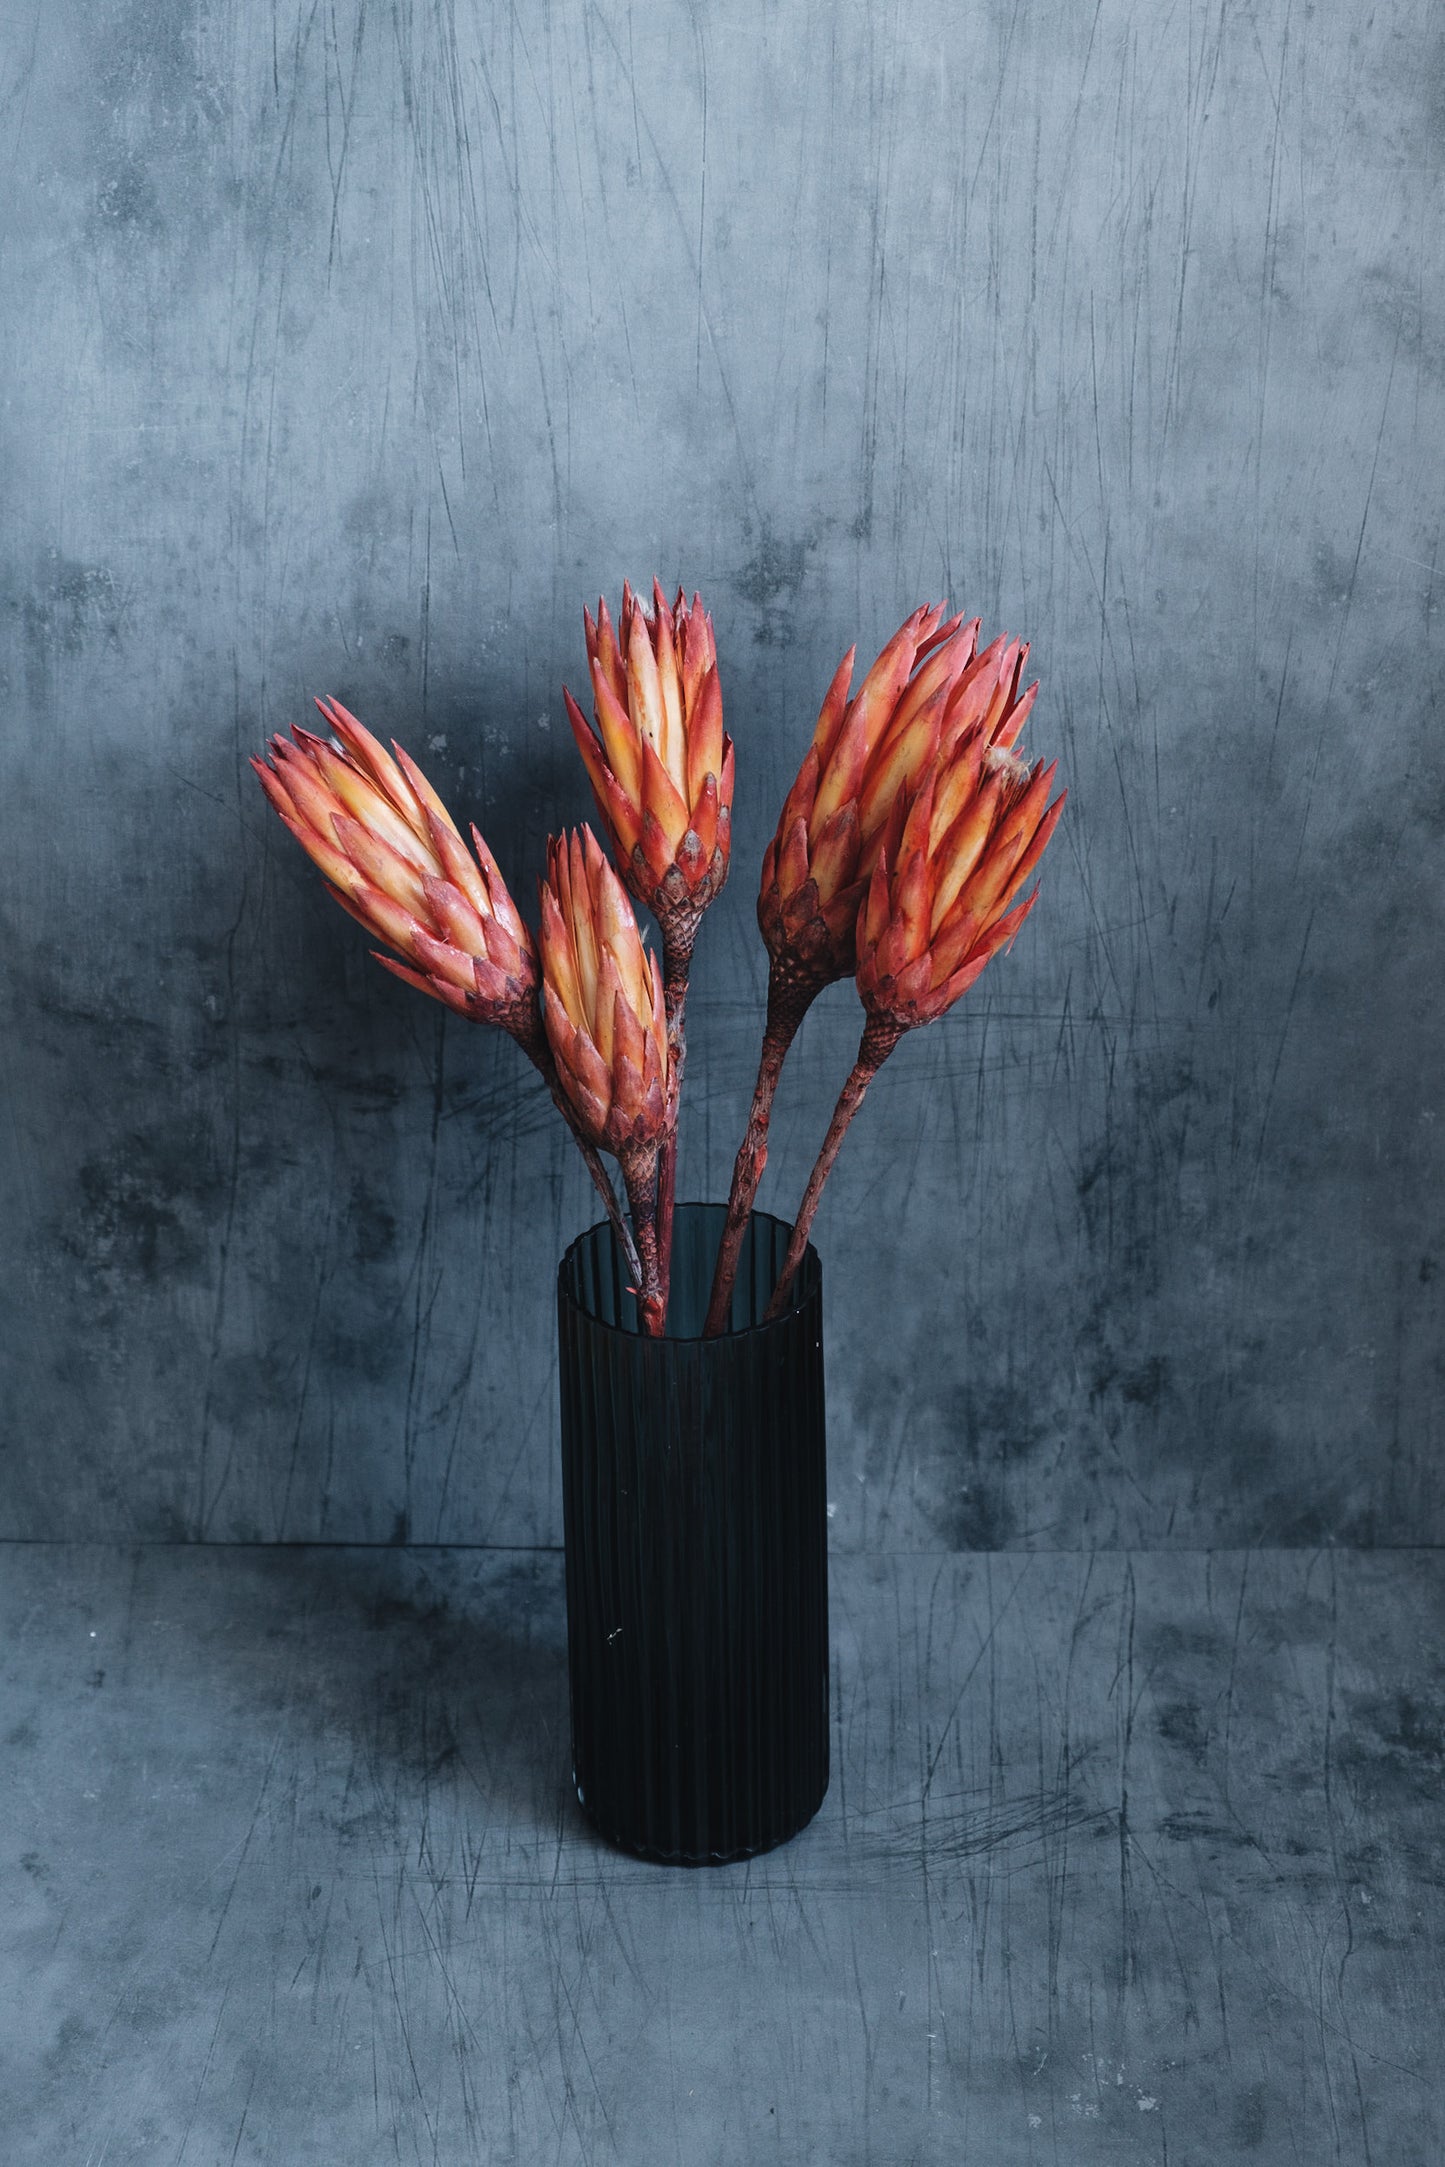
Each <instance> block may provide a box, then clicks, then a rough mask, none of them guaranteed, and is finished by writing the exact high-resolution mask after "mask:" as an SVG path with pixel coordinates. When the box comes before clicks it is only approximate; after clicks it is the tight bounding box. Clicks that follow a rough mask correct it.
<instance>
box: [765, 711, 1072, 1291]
mask: <svg viewBox="0 0 1445 2167" xmlns="http://www.w3.org/2000/svg"><path fill="white" fill-rule="evenodd" d="M1056 772H1057V762H1055V763H1052V764H1051V765H1050V766H1048V767H1045V766H1044V764H1043V762H1042V761H1039V762H1038V763H1037V765H1036V766H1035V767H1034V768H1032V769H1030V768H1029V767H1027V766H1026V765H1025V763H1024V762H1023V761H1022V760H1021V759H1020V758H1018V756H1017V755H1016V754H1015V753H1014V752H1012V751H1011V750H1009V749H1008V748H1006V747H1001V746H999V745H998V744H997V743H994V744H992V745H990V744H988V743H986V742H985V740H984V737H983V735H982V733H981V732H979V731H977V730H975V731H972V732H970V733H968V734H966V735H965V737H964V738H963V740H962V741H961V742H960V743H959V744H958V745H957V746H956V747H955V749H954V751H953V753H952V756H951V757H949V758H947V759H943V760H940V761H939V762H938V764H937V765H936V766H935V767H934V768H933V769H932V770H931V771H930V772H929V773H928V774H927V775H925V776H924V778H923V779H922V781H921V782H920V783H919V785H918V787H917V790H916V791H915V793H914V795H913V797H912V800H911V802H910V803H909V804H908V805H907V808H906V811H905V812H904V814H903V816H902V817H901V818H900V817H898V816H897V815H895V817H894V819H893V821H891V822H890V828H893V829H896V831H897V844H896V849H895V850H893V851H890V849H889V848H888V847H887V845H885V846H884V847H883V848H882V849H881V850H880V852H879V854H878V857H877V861H876V863H875V865H874V868H873V873H872V876H871V878H870V880H869V883H868V895H867V900H866V902H865V903H864V906H863V910H862V912H861V914H860V917H859V921H858V929H857V946H858V973H857V983H858V992H859V995H860V997H861V999H862V1002H863V1006H864V1008H865V1009H866V1010H867V1022H866V1024H865V1025H864V1030H863V1038H862V1042H861V1044H860V1046H859V1048H858V1058H857V1060H856V1061H855V1063H854V1065H853V1071H852V1074H851V1075H850V1076H849V1078H848V1081H847V1083H846V1084H845V1085H844V1086H843V1090H842V1092H841V1094H840V1096H839V1099H838V1104H837V1106H836V1108H835V1109H834V1113H833V1119H832V1121H831V1123H830V1124H829V1128H828V1134H827V1137H826V1138H825V1140H824V1143H823V1149H822V1150H821V1152H820V1153H819V1154H818V1162H817V1164H816V1166H815V1167H814V1168H813V1172H812V1176H811V1178H810V1180H809V1182H808V1187H807V1190H806V1191H805V1193H804V1196H803V1202H802V1206H801V1208H800V1210H799V1213H798V1218H797V1222H796V1224H795V1226H794V1228H793V1233H792V1236H791V1238H790V1241H789V1244H788V1254H787V1259H786V1261H785V1263H784V1265H783V1270H782V1274H781V1276H780V1278H779V1280H778V1286H777V1290H776V1292H775V1293H774V1296H773V1300H772V1302H771V1304H770V1305H769V1309H768V1312H767V1313H768V1315H769V1316H774V1315H776V1314H777V1312H778V1310H779V1309H780V1308H781V1307H782V1304H783V1301H784V1300H785V1299H786V1295H787V1290H788V1288H789V1286H790V1285H791V1283H792V1278H793V1274H794V1272H795V1271H796V1270H797V1268H798V1265H799V1263H800V1262H801V1261H802V1256H803V1252H804V1250H805V1249H806V1248H807V1245H808V1235H809V1232H810V1231H811V1228H812V1224H813V1216H814V1213H815V1212H816V1211H817V1208H818V1200H819V1198H820V1197H821V1196H822V1193H823V1185H824V1183H825V1182H826V1181H827V1179H828V1176H829V1174H830V1173H831V1171H832V1168H833V1162H834V1160H835V1159H836V1158H837V1156H838V1150H839V1146H840V1145H841V1144H842V1141H843V1138H844V1136H845V1134H846V1133H847V1129H848V1125H849V1123H850V1122H851V1121H852V1119H853V1116H854V1115H855V1114H856V1113H857V1111H858V1108H859V1107H860V1106H861V1105H862V1103H863V1097H864V1094H865V1092H866V1091H867V1089H868V1086H869V1084H870V1083H871V1082H872V1080H873V1078H874V1077H875V1076H876V1075H877V1073H878V1071H879V1069H880V1068H881V1067H882V1066H883V1063H884V1062H885V1061H886V1060H887V1058H888V1056H889V1054H890V1053H892V1051H893V1049H894V1047H895V1046H896V1045H897V1044H898V1041H899V1040H900V1039H901V1038H902V1037H903V1035H904V1033H905V1032H906V1031H911V1030H914V1029H916V1028H917V1026H918V1025H919V1024H922V1023H933V1022H935V1021H936V1020H937V1018H938V1017H940V1016H943V1015H946V1014H947V1012H948V1010H949V1009H950V1008H952V1006H953V1004H954V1002H955V1001H957V1000H958V999H959V998H960V997H961V995H963V994H964V993H966V992H967V991H968V989H969V987H970V986H971V985H972V984H973V983H974V981H975V980H976V979H977V978H978V976H979V975H980V973H981V972H982V971H983V970H984V968H985V966H986V965H987V964H988V963H989V961H990V960H991V958H992V957H994V956H996V955H997V954H998V953H999V951H1000V949H1003V948H1006V947H1007V946H1008V945H1009V943H1010V942H1011V941H1012V940H1013V937H1014V935H1015V934H1016V933H1017V932H1018V930H1019V927H1020V926H1021V925H1022V924H1023V922H1024V920H1025V918H1027V916H1028V914H1029V912H1030V911H1031V910H1032V909H1033V907H1034V904H1035V902H1036V901H1037V899H1038V889H1037V888H1033V889H1031V890H1030V892H1029V893H1028V894H1027V895H1024V894H1023V893H1022V891H1023V890H1024V888H1025V887H1026V886H1027V884H1028V882H1029V880H1030V879H1031V877H1032V875H1033V873H1034V871H1035V869H1036V868H1037V866H1038V863H1039V860H1040V858H1042V856H1043V854H1044V850H1045V848H1046V847H1047V845H1048V841H1049V838H1050V836H1051V835H1052V834H1053V832H1054V829H1055V828H1056V827H1057V826H1058V823H1059V816H1060V814H1061V813H1062V811H1063V809H1064V797H1065V796H1066V795H1067V793H1065V792H1061V793H1060V795H1059V796H1058V797H1057V798H1055V799H1054V801H1053V803H1052V804H1050V803H1049V790H1050V788H1051V787H1052V784H1053V780H1054V776H1055V774H1056ZM1020 898H1021V899H1020Z"/></svg>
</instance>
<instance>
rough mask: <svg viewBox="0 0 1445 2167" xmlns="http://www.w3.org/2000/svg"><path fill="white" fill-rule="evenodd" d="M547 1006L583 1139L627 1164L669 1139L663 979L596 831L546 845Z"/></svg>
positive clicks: (549, 1029)
mask: <svg viewBox="0 0 1445 2167" xmlns="http://www.w3.org/2000/svg"><path fill="white" fill-rule="evenodd" d="M541 896H542V933H541V952H542V987H543V990H542V1008H543V1016H544V1020H545V1023H546V1029H547V1037H548V1039H549V1040H550V1042H551V1046H552V1052H553V1054H554V1056H555V1057H556V1062H557V1071H558V1075H559V1076H560V1078H561V1081H562V1088H563V1090H564V1091H565V1092H566V1094H567V1096H568V1098H569V1099H570V1100H571V1102H572V1105H573V1107H574V1108H575V1110H576V1112H577V1115H578V1118H579V1121H580V1123H581V1126H582V1129H583V1131H584V1133H585V1134H586V1135H587V1136H588V1137H589V1138H590V1139H591V1141H592V1142H593V1143H595V1144H600V1145H601V1146H602V1147H603V1148H604V1149H605V1150H608V1151H612V1152H615V1153H616V1154H617V1156H618V1157H619V1158H620V1159H622V1160H623V1162H624V1166H625V1164H626V1160H627V1157H628V1154H629V1153H630V1152H635V1151H637V1150H651V1151H653V1152H654V1153H655V1151H656V1148H657V1145H658V1144H659V1142H660V1141H661V1138H662V1133H663V1115H664V1106H665V1101H666V1091H667V1028H666V1023H665V1019H664V1015H663V1002H662V973H661V970H660V969H659V967H658V961H657V958H656V956H654V955H649V954H648V952H647V950H646V949H645V948H644V947H643V945H642V936H641V934H640V933H639V931H638V928H637V920H636V918H635V917H634V916H633V913H632V905H631V904H630V903H629V902H628V900H627V897H626V895H625V894H624V892H623V888H622V884H621V882H620V881H619V880H618V878H617V875H616V874H615V873H614V872H613V870H612V868H611V866H610V865H609V864H608V862H607V860H606V858H605V857H604V856H603V855H602V851H601V849H600V848H599V846H598V843H597V839H596V837H595V836H594V835H593V833H592V831H591V829H590V828H586V827H584V828H583V829H582V831H581V833H580V834H573V835H571V836H563V837H553V838H552V840H551V841H550V842H549V843H548V845H547V877H546V879H545V880H544V881H543V882H542V883H541Z"/></svg>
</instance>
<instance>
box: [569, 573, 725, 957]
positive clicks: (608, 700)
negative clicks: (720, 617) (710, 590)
mask: <svg viewBox="0 0 1445 2167" xmlns="http://www.w3.org/2000/svg"><path fill="white" fill-rule="evenodd" d="M652 598H653V606H652V609H651V611H647V610H645V609H644V608H643V607H642V605H641V603H640V602H639V601H638V599H637V597H636V596H635V595H634V594H633V592H632V589H631V587H630V586H626V585H624V587H623V590H622V611H621V615H620V618H619V620H618V630H617V632H616V633H614V631H613V628H612V619H611V616H610V614H609V613H608V608H607V604H606V602H605V601H599V602H598V604H597V616H596V619H595V621H594V619H593V616H592V612H591V611H590V610H584V611H583V613H582V614H583V620H584V623H585V626H586V633H587V660H588V664H589V667H590V670H591V676H592V699H593V712H594V714H595V716H596V727H595V728H594V727H593V726H592V725H591V724H589V723H588V722H587V721H586V720H585V718H584V716H583V714H582V710H581V708H580V707H579V706H578V705H577V702H576V701H575V700H574V699H573V697H572V695H571V693H570V692H569V691H568V690H567V689H566V687H565V686H564V687H563V690H562V697H563V699H564V700H565V702H566V704H567V718H568V720H569V721H570V723H571V725H572V734H573V736H574V737H575V738H576V740H577V749H578V751H579V752H580V753H581V755H582V758H583V761H584V763H585V765H586V768H587V774H588V777H589V779H590V781H591V784H592V793H593V796H594V797H595V798H596V800H597V811H598V815H599V817H600V819H601V821H602V825H603V827H604V828H605V829H606V831H607V835H608V838H609V840H610V842H611V844H612V847H613V850H614V851H615V852H616V854H617V863H618V866H619V867H620V868H621V872H622V878H623V880H624V881H625V882H626V884H627V886H628V888H629V889H630V890H631V892H632V894H633V895H634V896H636V898H637V900H638V902H639V903H641V904H643V905H645V907H646V908H647V909H648V910H650V911H651V912H652V915H653V916H654V918H656V920H657V922H658V925H659V926H660V927H661V928H662V930H663V933H664V935H666V934H667V931H668V926H669V921H671V920H674V919H676V920H678V921H680V922H681V923H680V925H679V928H678V930H679V931H680V930H681V929H682V926H683V925H685V924H686V922H687V921H688V920H691V925H692V931H693V933H694V934H695V933H696V927H697V919H698V917H699V916H700V915H701V913H702V912H703V910H705V909H706V907H707V905H708V904H709V903H710V902H711V901H712V899H713V897H714V896H715V895H716V894H717V893H718V891H719V889H720V888H721V887H722V885H723V882H724V881H725V880H726V879H727V873H728V856H729V852H730V848H731V840H732V803H733V745H732V739H731V738H730V737H729V736H728V735H727V732H726V731H725V730H724V729H723V709H722V690H721V687H720V685H719V682H718V673H717V646H716V643H715V641H714V639H713V631H712V620H711V618H710V617H709V616H708V615H707V612H706V611H705V610H704V608H703V606H702V598H701V596H699V595H696V594H695V595H694V596H693V598H692V607H691V608H690V609H689V607H688V604H687V597H686V595H685V594H684V592H683V590H682V588H680V587H679V589H678V591H677V599H676V601H675V602H674V603H673V605H672V606H671V608H669V606H668V603H667V599H666V597H665V596H664V594H663V591H662V587H661V584H660V582H658V581H657V580H654V581H653V583H652Z"/></svg>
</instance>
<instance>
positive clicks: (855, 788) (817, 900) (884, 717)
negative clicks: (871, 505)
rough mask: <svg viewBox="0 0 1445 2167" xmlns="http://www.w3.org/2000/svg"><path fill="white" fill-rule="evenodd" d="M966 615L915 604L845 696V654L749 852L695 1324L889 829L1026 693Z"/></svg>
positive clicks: (1014, 719)
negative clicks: (746, 973) (739, 1017)
mask: <svg viewBox="0 0 1445 2167" xmlns="http://www.w3.org/2000/svg"><path fill="white" fill-rule="evenodd" d="M978 624H979V621H978V619H977V618H976V617H974V618H971V619H970V620H969V621H968V622H967V623H965V622H964V621H963V619H962V617H951V618H948V619H947V620H946V621H945V618H944V604H942V603H934V604H932V605H925V606H923V607H920V608H919V609H916V610H914V611H913V613H912V614H911V616H909V617H907V618H905V620H904V622H903V623H902V624H901V625H900V626H899V628H898V630H897V631H896V632H895V633H894V635H893V637H892V639H891V640H890V641H889V642H888V644H887V646H886V647H885V648H884V649H883V652H882V653H881V654H880V655H879V657H878V659H877V661H876V662H875V663H874V664H873V667H872V669H871V670H869V672H868V674H867V676H866V677H865V678H864V680H863V682H862V684H861V685H860V686H859V688H858V690H857V692H856V693H855V694H854V695H853V697H852V698H851V699H850V698H849V687H850V685H851V683H852V679H853V660H854V655H855V653H856V649H854V648H851V647H850V648H849V650H848V652H847V654H846V655H845V656H844V657H843V660H842V662H841V663H840V664H839V666H838V669H837V672H836V673H835V675H834V678H833V682H832V684H831V685H830V686H829V687H828V691H827V695H826V697H825V698H824V701H823V705H822V709H821V710H820V712H819V715H818V723H817V728H816V729H815V730H814V732H813V742H812V744H811V745H810V746H809V748H808V751H807V753H806V755H805V756H804V760H803V764H802V767H801V768H800V769H799V771H798V776H797V780H796V781H795V782H794V784H793V787H792V789H791V790H790V791H789V792H788V796H787V799H786V800H785V802H784V805H783V811H782V816H781V818H780V819H779V821H778V827H777V833H776V834H775V835H774V837H773V839H772V841H771V842H770V843H769V845H768V847H767V851H766V852H765V854H764V857H763V877H762V887H761V890H760V892H759V896H758V924H759V926H760V927H761V929H762V935H763V939H764V941H765V942H766V943H767V948H768V956H769V967H768V1014H767V1023H766V1026H765V1029H764V1033H763V1049H762V1057H761V1060H760V1061H759V1064H758V1080H757V1083H756V1085H755V1087H754V1091H753V1104H752V1109H751V1112H750V1114H749V1116H748V1126H747V1132H746V1134H745V1135H744V1138H743V1142H742V1147H741V1149H740V1150H739V1152H738V1157H737V1162H736V1165H735V1166H734V1169H733V1182H732V1191H731V1194H730V1196H729V1199H728V1218H727V1225H726V1228H725V1230H724V1234H723V1239H722V1243H721V1246H720V1248H719V1252H718V1261H717V1269H716V1272H715V1273H714V1276H713V1289H712V1298H711V1301H710V1303H709V1305H708V1316H707V1326H706V1329H707V1330H708V1331H709V1332H719V1331H721V1330H722V1328H723V1323H724V1320H725V1319H726V1317H727V1314H728V1309H729V1304H730V1302H731V1298H732V1286H733V1278H734V1274H735V1272H736V1269H737V1259H738V1256H739V1254H740V1252H741V1248H742V1239H743V1234H744V1231H745V1229H746V1227H747V1222H748V1215H749V1213H750V1212H751V1210H752V1207H753V1201H754V1199H755V1197H756V1196H757V1192H758V1185H759V1183H760V1181H761V1180H762V1175H763V1168H764V1166H765V1165H766V1164H767V1156H768V1127H769V1123H770V1121H771V1117H772V1104H773V1097H774V1094H775V1093H776V1090H777V1085H778V1078H779V1076H780V1075H781V1073H782V1067H783V1063H784V1061H785V1060H786V1058H787V1054H788V1048H789V1047H790V1046H791V1044H792V1042H793V1039H794V1037H795V1035H796V1033H797V1031H798V1027H799V1025H800V1024H801V1023H802V1020H803V1017H804V1016H805V1015H806V1014H807V1011H808V1009H809V1007H810V1006H811V1004H812V1003H813V1001H814V1000H815V999H816V998H817V996H818V994H819V993H820V992H821V991H822V990H823V988H824V987H825V986H828V985H831V984H832V983H833V982H834V981H835V980H836V979H839V978H849V977H851V976H852V975H853V972H854V970H855V969H856V967H857V960H858V950H857V937H856V936H857V926H858V913H859V910H860V908H861V906H862V902H863V897H864V894H865V892H866V890H867V886H868V880H869V876H870V874H871V873H872V870H873V867H874V865H875V864H876V862H877V860H878V857H879V854H880V852H881V851H882V850H883V849H884V847H885V844H886V842H887V839H888V834H889V829H890V823H891V822H894V821H895V820H896V819H897V818H900V817H901V811H902V808H903V806H905V805H906V804H907V802H908V800H909V798H910V797H911V795H912V794H913V792H914V791H915V790H916V789H917V787H918V784H919V781H920V779H921V778H922V777H923V776H924V775H925V774H927V772H928V771H929V769H930V767H931V766H932V765H933V764H934V763H935V762H936V761H938V760H940V759H946V758H949V757H950V756H951V755H952V753H953V751H954V750H955V749H956V748H957V747H959V746H960V745H963V744H968V745H971V746H973V747H974V748H975V751H976V753H977V755H978V757H980V758H981V757H982V755H983V753H984V751H985V750H987V749H988V748H989V747H991V746H992V747H996V748H997V749H998V750H999V751H1005V750H1006V749H1007V748H1008V747H1009V746H1011V745H1012V744H1013V742H1014V740H1015V738H1016V737H1017V736H1018V733H1019V731H1020V730H1021V729H1022V728H1023V725H1024V722H1025V720H1026V719H1027V716H1028V713H1029V709H1030V708H1031V707H1032V705H1033V702H1034V697H1035V694H1036V693H1037V691H1038V687H1037V685H1030V686H1029V687H1028V689H1027V691H1022V692H1021V691H1020V682H1021V679H1022V676H1023V667H1024V663H1025V662H1026V660H1027V659H1028V648H1027V647H1026V646H1024V645H1022V644H1021V643H1020V642H1019V641H1017V640H1011V639H1008V638H1000V639H997V640H995V641H994V642H993V644H992V645H991V646H989V647H987V648H985V650H984V652H983V653H982V654H979V653H978V652H977V645H978Z"/></svg>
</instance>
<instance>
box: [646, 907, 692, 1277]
mask: <svg viewBox="0 0 1445 2167" xmlns="http://www.w3.org/2000/svg"><path fill="white" fill-rule="evenodd" d="M700 915H701V914H700V913H699V912H696V911H682V910H679V911H675V912H672V913H670V914H669V915H668V916H667V917H666V918H664V919H663V920H662V921H661V924H662V998H663V1003H664V1006H665V1008H666V1011H667V1109H666V1113H665V1115H664V1118H663V1129H662V1161H661V1168H660V1171H659V1173H658V1178H657V1264H658V1274H659V1277H660V1280H661V1283H662V1300H663V1308H664V1312H665V1311H666V1306H667V1297H668V1292H669V1289H670V1288H671V1285H672V1213H673V1206H674V1204H675V1203H676V1201H677V1115H678V1104H679V1101H680V1099H681V1096H682V1072H683V1069H684V1067H685V1066H686V1064H687V981H688V974H689V972H690V971H691V969H692V951H693V944H694V942H695V941H696V940H697V928H698V920H699V917H700Z"/></svg>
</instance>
